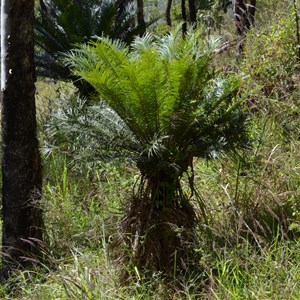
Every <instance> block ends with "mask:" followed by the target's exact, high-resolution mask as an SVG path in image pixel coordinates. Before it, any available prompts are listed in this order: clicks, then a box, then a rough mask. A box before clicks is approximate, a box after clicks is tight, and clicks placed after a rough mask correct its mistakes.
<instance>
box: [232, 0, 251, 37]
mask: <svg viewBox="0 0 300 300" xmlns="http://www.w3.org/2000/svg"><path fill="white" fill-rule="evenodd" d="M233 13H234V22H235V26H236V29H237V33H238V35H239V36H244V35H245V34H246V33H247V31H248V30H249V29H250V21H249V18H248V14H247V6H246V2H245V0H234V1H233Z"/></svg>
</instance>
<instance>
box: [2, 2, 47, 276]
mask: <svg viewBox="0 0 300 300" xmlns="http://www.w3.org/2000/svg"><path fill="white" fill-rule="evenodd" d="M1 19H2V23H1V25H2V26H1V90H2V94H1V96H2V98H1V100H2V142H3V146H2V150H3V153H2V184H3V186H2V203H3V209H2V214H3V229H2V230H3V236H2V271H3V276H4V277H7V275H8V272H9V270H11V269H12V268H13V265H12V264H14V263H16V264H20V265H22V266H24V265H26V260H24V257H26V256H28V255H30V254H31V253H32V252H33V251H34V250H35V247H34V243H35V241H36V239H39V240H40V239H42V231H41V226H42V212H41V209H40V208H39V205H38V199H39V197H40V194H41V185H42V177H41V162H40V156H39V149H38V140H37V133H36V111H35V86H34V82H35V68H34V50H33V49H34V42H33V37H34V31H33V22H34V0H26V1H20V0H9V1H6V0H3V1H2V2H1ZM22 257H23V258H22Z"/></svg>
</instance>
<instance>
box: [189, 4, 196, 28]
mask: <svg viewBox="0 0 300 300" xmlns="http://www.w3.org/2000/svg"><path fill="white" fill-rule="evenodd" d="M189 11H190V22H191V24H192V25H193V26H196V22H197V11H196V4H195V0H189Z"/></svg>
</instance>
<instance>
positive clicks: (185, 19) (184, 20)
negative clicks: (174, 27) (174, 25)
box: [181, 0, 187, 38]
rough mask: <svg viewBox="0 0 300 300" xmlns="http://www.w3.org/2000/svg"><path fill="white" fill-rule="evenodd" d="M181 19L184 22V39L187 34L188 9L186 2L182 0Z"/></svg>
mask: <svg viewBox="0 0 300 300" xmlns="http://www.w3.org/2000/svg"><path fill="white" fill-rule="evenodd" d="M181 17H182V20H183V24H182V37H183V38H184V37H185V35H186V33H187V23H186V21H187V17H186V7H185V0H181Z"/></svg>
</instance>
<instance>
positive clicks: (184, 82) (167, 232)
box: [68, 30, 246, 271]
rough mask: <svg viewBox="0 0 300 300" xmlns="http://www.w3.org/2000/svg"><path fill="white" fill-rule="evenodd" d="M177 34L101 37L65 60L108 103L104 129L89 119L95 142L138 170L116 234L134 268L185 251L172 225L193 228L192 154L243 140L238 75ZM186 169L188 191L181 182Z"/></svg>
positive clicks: (164, 264)
mask: <svg viewBox="0 0 300 300" xmlns="http://www.w3.org/2000/svg"><path fill="white" fill-rule="evenodd" d="M179 36H180V34H179V30H177V31H176V32H175V33H172V34H170V35H167V36H165V37H163V38H157V37H154V36H153V35H150V34H147V35H146V36H144V37H143V38H136V39H135V41H134V43H133V44H132V45H131V48H130V49H131V51H129V48H127V47H126V46H125V45H124V44H122V43H120V42H113V41H111V40H107V39H104V38H102V39H100V40H98V41H97V42H94V43H92V44H91V45H82V46H81V47H80V48H79V49H77V50H73V51H72V53H71V54H70V55H69V59H68V61H69V64H70V66H71V67H72V68H75V69H74V73H75V74H76V75H77V76H82V77H83V78H84V79H85V80H87V81H88V82H89V83H90V84H91V85H93V87H94V88H95V89H96V91H97V92H98V93H99V96H100V97H99V98H100V99H103V100H104V101H105V102H104V101H102V100H101V102H100V104H99V105H98V108H97V111H98V113H99V114H101V115H102V117H100V118H99V119H100V120H103V122H101V126H99V127H95V122H92V123H91V124H90V125H92V126H94V128H95V130H96V131H95V132H97V134H98V136H99V140H101V141H105V140H106V141H107V143H106V144H107V145H109V146H110V147H113V148H115V149H123V150H126V153H127V156H130V157H131V158H132V159H133V160H134V161H135V162H136V164H137V167H138V169H139V170H140V174H141V178H140V181H139V186H138V188H137V189H136V192H135V193H134V195H133V198H132V201H131V203H130V205H129V208H128V210H127V212H126V216H125V217H124V220H123V221H122V232H123V235H122V236H121V238H122V239H123V242H125V244H127V245H128V247H129V248H130V251H129V252H130V253H132V256H131V259H133V261H134V265H136V266H138V267H141V268H144V267H146V268H153V269H155V270H164V271H166V270H167V271H170V269H172V270H173V267H174V263H178V264H179V265H180V261H181V258H182V259H184V258H183V257H184V256H185V255H187V253H188V251H186V252H185V249H186V247H185V246H184V245H186V244H184V242H182V240H181V239H180V238H179V237H178V234H177V233H176V230H177V229H178V228H180V230H182V231H183V233H182V236H185V234H187V232H189V233H190V231H191V230H192V228H193V226H194V220H195V212H194V210H193V207H192V206H191V204H190V202H189V200H190V198H191V195H193V192H194V185H193V158H194V157H202V158H209V157H211V156H212V155H213V153H217V152H219V151H225V150H227V151H229V150H230V149H234V148H236V147H239V146H241V145H243V144H244V142H245V141H246V138H245V137H246V135H245V123H244V120H245V118H244V117H245V116H244V114H243V112H242V110H241V107H240V102H239V101H236V99H235V93H236V91H237V87H238V82H237V80H235V79H230V78H224V77H222V76H220V77H218V76H217V73H216V72H215V71H213V70H211V69H210V61H211V54H210V53H211V52H210V50H209V49H207V48H205V46H204V45H203V44H202V43H201V38H200V36H199V33H196V34H194V33H192V32H190V33H189V34H187V35H186V39H185V40H182V39H181V38H180V37H179ZM94 110H95V108H94ZM85 121H86V120H85ZM87 126H88V124H87ZM92 126H89V128H92ZM214 155H215V154H214ZM185 173H187V174H188V176H189V182H190V188H191V194H190V195H187V194H186V193H185V192H184V191H183V188H182V186H181V181H180V179H181V177H182V176H183V174H185ZM203 209H204V208H203ZM203 215H204V213H203ZM187 235H188V234H187ZM122 244H123V243H122ZM175 252H176V253H177V254H176V258H174V255H175V254H174V253H175ZM179 265H178V268H179V269H180V266H179Z"/></svg>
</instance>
